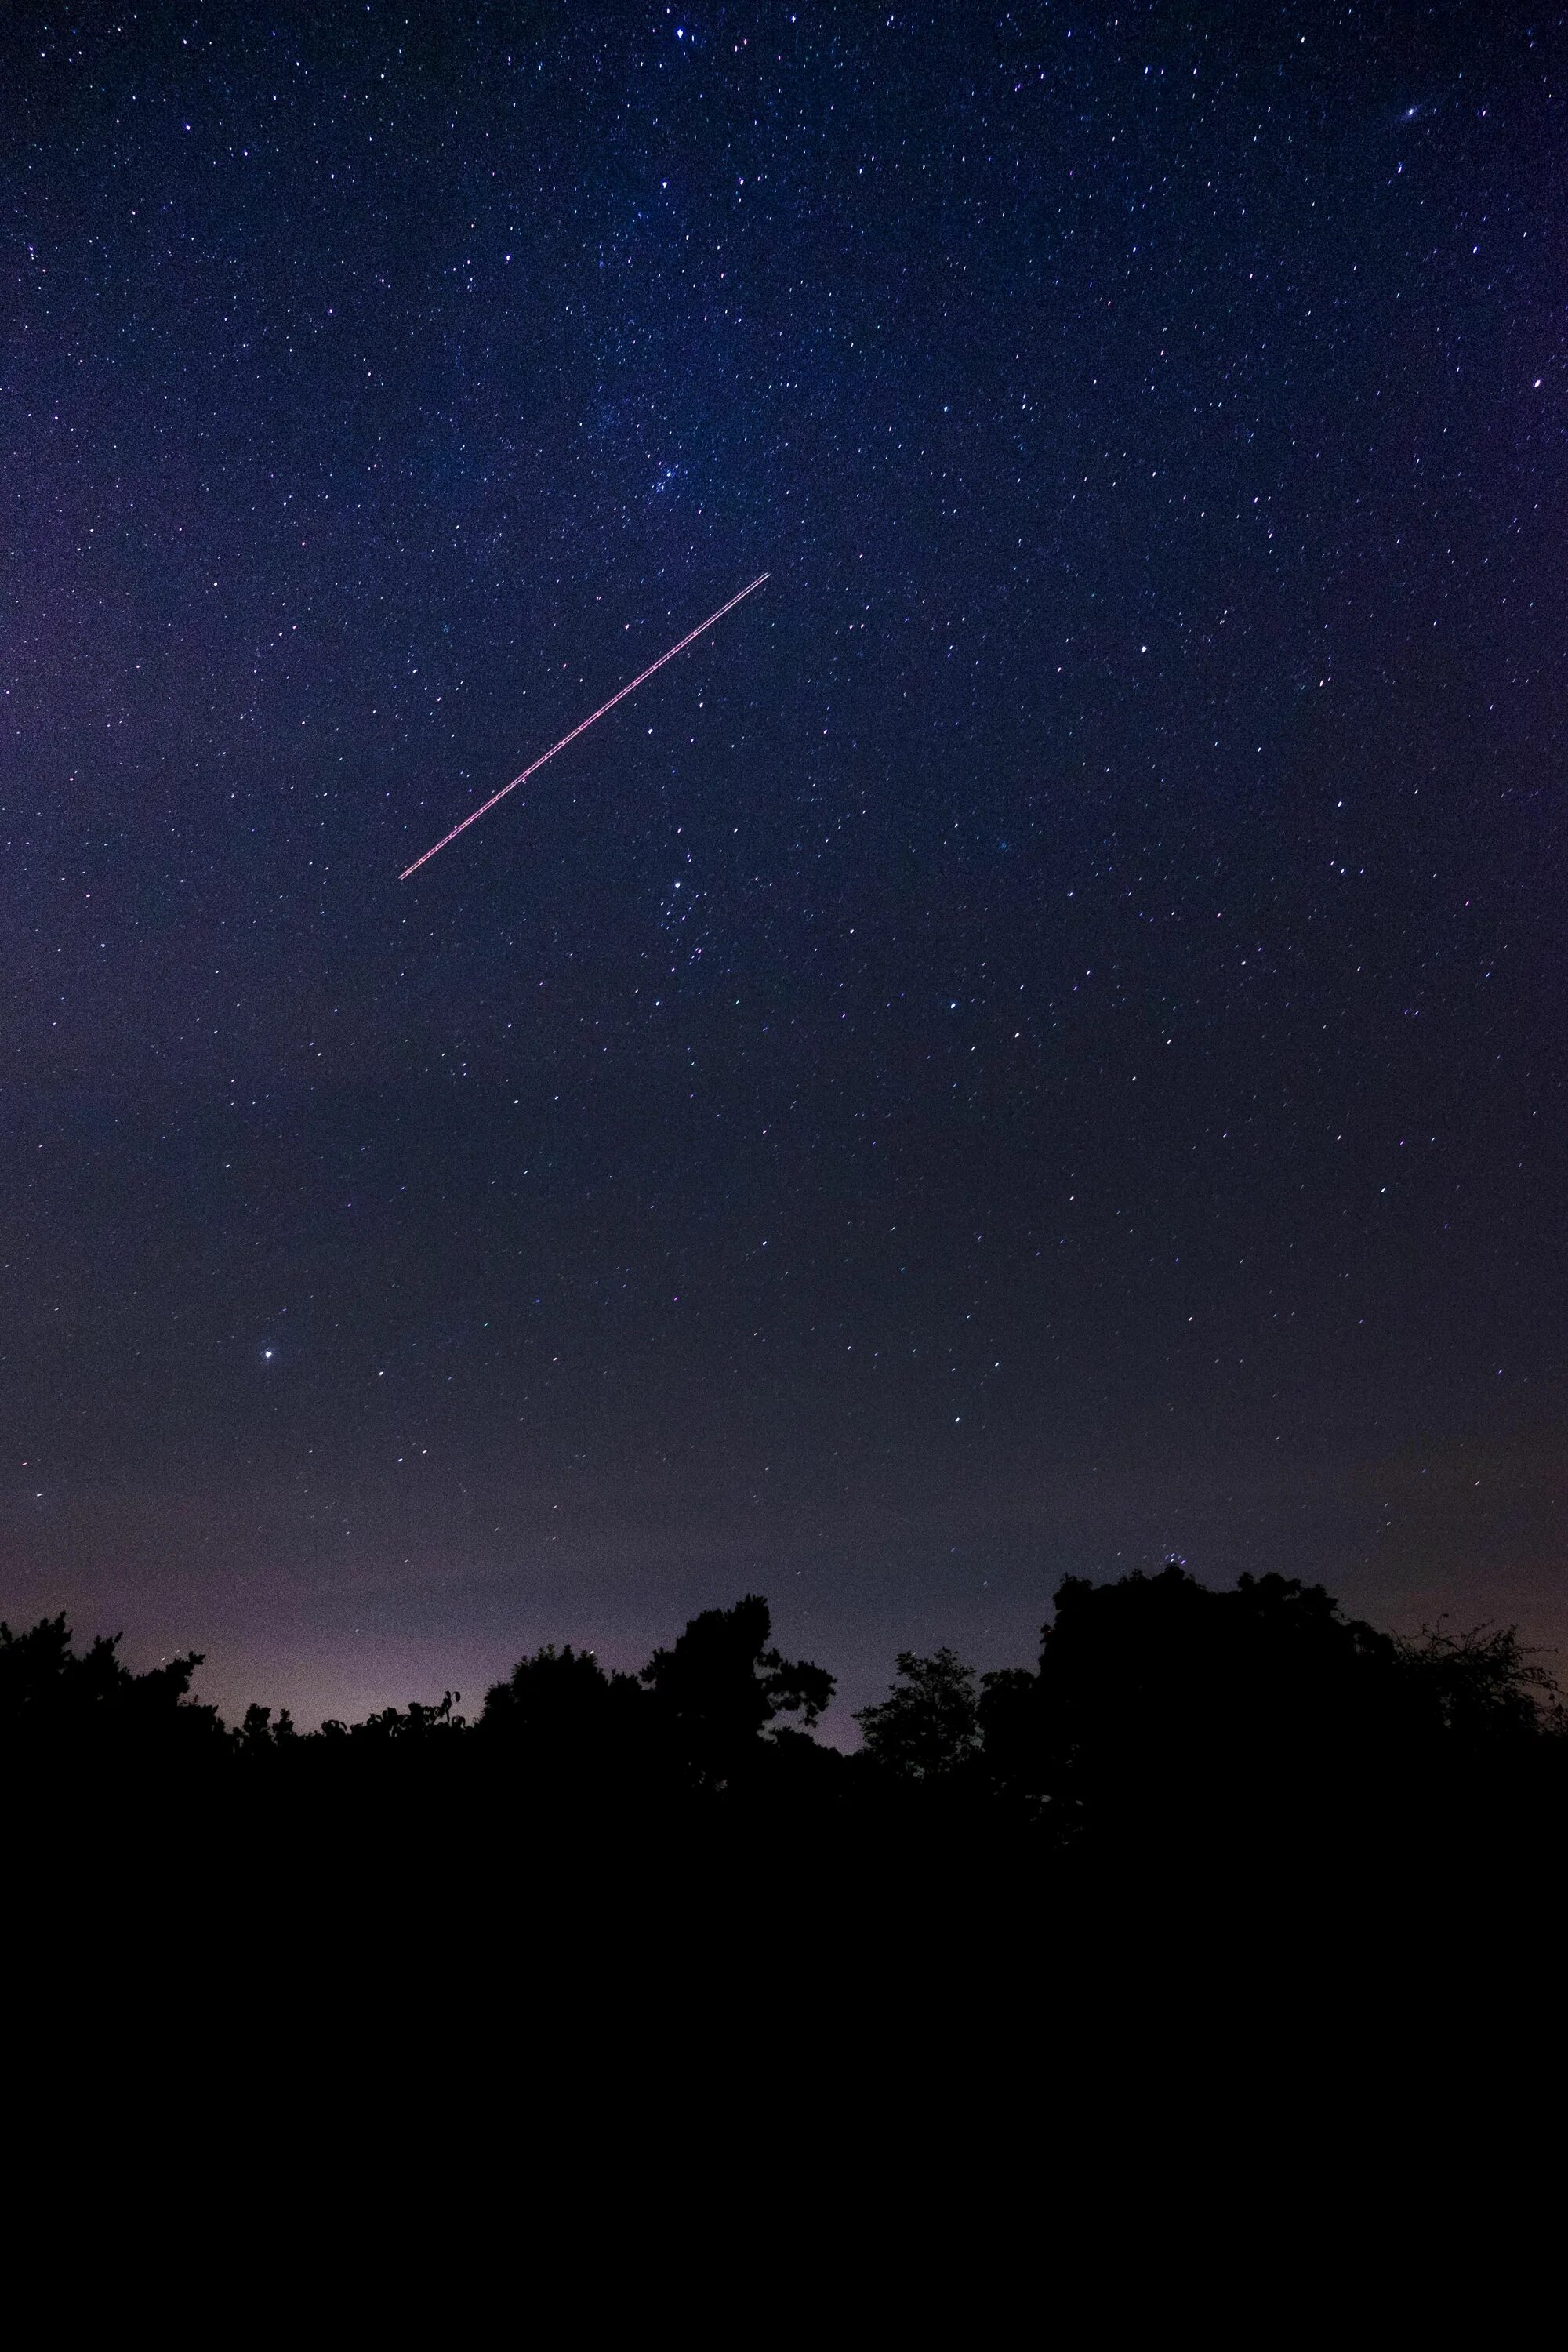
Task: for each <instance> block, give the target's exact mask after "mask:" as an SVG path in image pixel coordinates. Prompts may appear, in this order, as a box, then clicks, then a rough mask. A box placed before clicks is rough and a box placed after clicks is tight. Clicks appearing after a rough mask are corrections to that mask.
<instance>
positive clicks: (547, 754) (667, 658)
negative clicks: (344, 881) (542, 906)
mask: <svg viewBox="0 0 1568 2352" xmlns="http://www.w3.org/2000/svg"><path fill="white" fill-rule="evenodd" d="M772 577H773V575H772V573H771V572H758V574H757V576H756V578H755V579H754V580H749V581H748V582H747V583H746V585H745V586H744V587H743V588H742V590H741V592H740V594H739V595H737V596H731V599H730V601H729V603H728V604H721V605H720V607H719V610H718V611H717V612H716V613H710V614H709V615H708V618H707V619H706V620H705V621H699V622H698V624H697V626H696V627H695V628H694V629H690V630H689V631H688V632H687V634H686V635H685V636H683V637H682V638H681V640H680V643H679V645H678V646H671V647H670V648H669V651H668V653H667V654H660V656H659V657H658V660H657V661H656V662H649V664H648V666H647V669H644V670H639V671H638V672H637V676H636V677H634V678H633V679H632V680H631V682H630V684H629V685H626V686H623V687H622V688H621V690H620V692H619V693H618V694H612V695H611V697H610V698H609V700H608V702H601V703H600V705H599V708H598V709H597V710H591V711H590V712H589V713H588V716H587V718H586V719H579V720H578V722H577V724H576V726H575V727H574V728H573V730H572V731H571V733H570V734H569V735H563V737H562V738H561V740H560V742H559V743H552V745H551V746H550V749H549V751H542V752H541V753H540V755H539V757H538V759H537V760H534V761H531V762H530V764H529V765H528V766H527V767H526V768H524V770H523V771H522V773H521V775H520V776H514V777H513V778H512V780H511V782H510V784H503V785H502V786H501V788H500V792H499V793H491V794H490V796H489V800H488V801H482V802H481V803H479V807H478V808H477V809H470V811H469V812H468V815H467V816H466V817H464V818H463V819H462V821H461V822H460V824H455V825H454V826H453V827H452V830H451V832H450V833H444V834H443V835H441V838H440V840H439V841H438V842H437V843H436V845H435V847H434V848H431V849H427V850H426V852H425V855H424V856H423V857H416V859H415V861H414V863H413V865H412V866H405V867H404V869H403V871H402V873H401V874H400V875H399V876H398V877H397V878H398V880H399V881H400V882H406V881H407V879H408V877H409V876H410V875H411V874H417V873H418V871H419V868H420V867H421V866H428V864H429V863H430V860H431V859H432V858H433V857H434V856H436V853H437V850H441V849H445V848H446V847H447V844H448V842H453V841H456V840H457V838H458V835H459V834H460V833H467V831H468V827H469V825H471V824H478V823H479V819H480V817H482V816H487V815H488V814H489V812H490V810H491V809H493V808H494V806H495V804H496V803H497V802H498V801H504V800H505V798H506V796H507V794H508V793H515V792H516V790H517V788H518V786H519V784H525V783H527V782H528V780H529V778H530V776H533V775H537V774H538V772H539V771H540V769H541V768H542V767H543V765H544V763H545V761H546V760H553V758H554V757H555V754H556V753H557V751H564V750H565V749H566V746H567V744H568V743H574V742H575V741H576V740H577V738H578V736H579V735H583V734H585V733H586V732H587V730H588V729H589V728H590V727H592V726H593V724H594V722H595V719H602V718H603V717H604V715H605V711H606V710H613V709H615V707H616V703H617V702H624V701H625V700H626V697H627V695H628V694H635V693H636V692H637V688H638V687H639V686H642V685H644V684H646V682H647V679H649V678H650V677H652V676H653V674H654V672H655V670H656V669H662V668H663V667H664V666H665V663H666V662H672V661H673V660H674V659H675V656H676V655H677V654H683V653H684V652H685V651H686V648H687V646H689V645H692V644H694V643H695V642H696V640H697V639H698V638H699V637H700V635H702V632H703V630H704V629H710V628H711V627H712V626H713V624H714V622H715V621H721V620H722V619H723V617H724V615H725V614H726V613H732V612H733V611H734V609H735V607H736V605H737V604H742V603H744V601H745V599H746V598H747V597H748V596H749V595H750V594H751V593H752V589H753V588H760V587H761V586H762V584H763V581H764V580H768V579H771V578H772Z"/></svg>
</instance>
